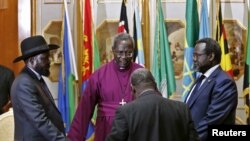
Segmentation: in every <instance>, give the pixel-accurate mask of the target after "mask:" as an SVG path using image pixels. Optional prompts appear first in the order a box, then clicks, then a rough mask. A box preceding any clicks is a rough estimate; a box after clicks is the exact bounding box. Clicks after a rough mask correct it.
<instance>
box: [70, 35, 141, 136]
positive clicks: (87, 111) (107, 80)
mask: <svg viewBox="0 0 250 141" xmlns="http://www.w3.org/2000/svg"><path fill="white" fill-rule="evenodd" d="M112 52H113V55H114V59H113V60H112V61H110V62H109V63H107V64H105V65H103V66H102V67H101V68H99V69H98V70H96V71H95V72H94V73H93V74H92V75H91V77H90V79H89V82H88V85H87V86H86V89H85V90H84V92H83V95H82V97H81V101H80V103H79V105H78V108H77V111H76V113H75V117H74V119H73V121H72V124H71V127H70V130H69V133H68V138H69V139H70V140H71V141H83V140H85V139H86V133H87V130H88V125H89V122H90V120H91V118H92V116H93V113H94V110H95V106H96V105H98V110H97V118H96V126H95V138H94V140H95V141H104V140H105V138H106V136H107V134H108V133H109V132H110V131H111V126H112V121H113V118H114V116H115V111H116V109H117V108H118V107H120V106H121V105H123V104H125V103H128V102H130V101H132V100H133V99H134V97H133V96H132V92H131V91H132V90H131V87H130V83H129V82H130V81H129V79H130V75H131V73H132V72H133V71H134V70H136V69H138V68H142V66H140V65H138V64H136V63H134V62H132V59H133V54H134V42H133V38H132V37H131V36H130V35H129V34H127V33H119V34H118V35H117V36H116V37H115V39H114V43H113V46H112Z"/></svg>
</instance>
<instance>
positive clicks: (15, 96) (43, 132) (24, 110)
mask: <svg viewBox="0 0 250 141" xmlns="http://www.w3.org/2000/svg"><path fill="white" fill-rule="evenodd" d="M57 48H58V46H56V45H48V44H47V43H46V41H45V39H44V38H43V37H42V36H40V35H38V36H32V37H29V38H26V39H24V40H23V41H22V43H21V52H22V56H19V57H17V58H16V59H15V60H14V61H13V62H18V61H21V60H23V61H24V62H25V67H24V68H23V70H22V71H21V73H20V74H19V75H18V76H17V77H16V79H15V80H14V82H13V85H12V87H11V100H12V105H13V110H14V119H15V135H14V138H15V139H14V140H15V141H23V140H25V141H66V140H67V139H66V137H65V132H64V125H63V121H62V117H61V114H60V112H59V111H58V109H57V107H56V105H55V103H54V100H53V97H52V96H51V93H50V91H49V89H48V87H47V85H46V83H45V82H44V80H43V78H42V75H43V76H49V74H50V72H49V67H50V60H49V51H50V50H53V49H57Z"/></svg>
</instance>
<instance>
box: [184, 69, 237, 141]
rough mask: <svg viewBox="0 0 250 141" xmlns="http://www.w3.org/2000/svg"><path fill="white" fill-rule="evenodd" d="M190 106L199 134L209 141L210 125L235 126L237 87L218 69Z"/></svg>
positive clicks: (202, 86) (204, 84)
mask: <svg viewBox="0 0 250 141" xmlns="http://www.w3.org/2000/svg"><path fill="white" fill-rule="evenodd" d="M194 95H195V96H194V97H193V98H192V99H189V100H191V102H190V104H189V105H188V106H189V108H190V110H191V114H192V118H193V120H194V124H195V126H196V129H197V132H198V134H199V136H200V137H201V139H202V140H203V141H205V140H207V132H208V125H215V124H234V123H235V114H236V107H237V103H238V93H237V87H236V84H235V82H234V80H232V79H231V78H230V77H229V76H228V74H227V73H226V72H224V71H223V70H222V69H221V67H218V68H217V69H216V70H215V71H214V72H213V73H212V74H211V75H210V76H209V77H208V78H207V79H206V80H205V82H204V83H203V84H202V85H201V87H200V89H199V90H198V91H197V93H196V94H194Z"/></svg>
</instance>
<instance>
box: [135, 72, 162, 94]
mask: <svg viewBox="0 0 250 141" xmlns="http://www.w3.org/2000/svg"><path fill="white" fill-rule="evenodd" d="M131 85H132V88H133V91H134V93H135V95H136V96H138V95H140V93H141V92H143V91H145V90H148V89H154V90H157V87H156V82H155V79H154V77H153V75H152V74H151V72H150V71H149V70H148V69H145V68H139V69H137V70H135V71H134V72H133V73H132V74H131Z"/></svg>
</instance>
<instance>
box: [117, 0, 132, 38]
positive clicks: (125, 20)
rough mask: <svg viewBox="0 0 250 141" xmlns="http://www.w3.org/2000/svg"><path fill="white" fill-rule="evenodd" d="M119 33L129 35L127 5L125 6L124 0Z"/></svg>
mask: <svg viewBox="0 0 250 141" xmlns="http://www.w3.org/2000/svg"><path fill="white" fill-rule="evenodd" d="M117 31H118V33H121V32H126V33H129V29H128V18H127V8H126V4H125V1H124V0H122V6H121V14H120V22H119V25H118V29H117Z"/></svg>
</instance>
